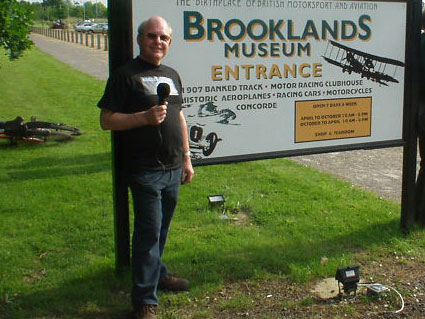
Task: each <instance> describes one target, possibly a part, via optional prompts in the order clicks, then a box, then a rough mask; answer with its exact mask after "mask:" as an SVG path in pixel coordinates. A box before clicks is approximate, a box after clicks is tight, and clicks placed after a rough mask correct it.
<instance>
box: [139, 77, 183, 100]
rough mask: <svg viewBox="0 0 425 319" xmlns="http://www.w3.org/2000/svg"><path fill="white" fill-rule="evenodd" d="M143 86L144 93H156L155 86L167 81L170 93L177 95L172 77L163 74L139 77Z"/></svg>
mask: <svg viewBox="0 0 425 319" xmlns="http://www.w3.org/2000/svg"><path fill="white" fill-rule="evenodd" d="M140 80H141V81H142V85H143V88H144V90H145V93H146V95H157V91H156V88H157V87H158V85H159V84H160V83H167V84H168V85H169V86H170V95H179V92H178V91H177V88H176V86H175V85H174V82H173V80H172V79H170V78H167V77H163V76H146V77H141V78H140Z"/></svg>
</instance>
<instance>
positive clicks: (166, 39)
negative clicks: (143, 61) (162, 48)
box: [146, 33, 171, 42]
mask: <svg viewBox="0 0 425 319" xmlns="http://www.w3.org/2000/svg"><path fill="white" fill-rule="evenodd" d="M146 37H147V38H148V39H151V40H156V39H157V38H158V37H159V39H160V40H161V41H162V42H170V40H171V37H170V36H169V35H166V34H155V33H147V34H146Z"/></svg>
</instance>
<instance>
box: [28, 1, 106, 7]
mask: <svg viewBox="0 0 425 319" xmlns="http://www.w3.org/2000/svg"><path fill="white" fill-rule="evenodd" d="M25 1H27V2H43V0H25ZM71 1H72V0H71ZM73 2H74V3H75V2H80V3H83V2H92V3H96V0H79V1H78V0H74V1H73ZM97 2H99V3H100V2H101V3H103V4H104V5H105V7H106V6H107V2H108V0H97Z"/></svg>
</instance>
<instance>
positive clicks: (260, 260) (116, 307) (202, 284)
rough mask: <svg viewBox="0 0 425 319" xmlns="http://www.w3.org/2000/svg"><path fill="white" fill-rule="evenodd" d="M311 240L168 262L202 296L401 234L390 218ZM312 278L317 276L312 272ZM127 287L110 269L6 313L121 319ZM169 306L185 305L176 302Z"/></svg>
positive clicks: (24, 299) (27, 298)
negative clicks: (211, 289)
mask: <svg viewBox="0 0 425 319" xmlns="http://www.w3.org/2000/svg"><path fill="white" fill-rule="evenodd" d="M376 234H379V236H376ZM314 236H315V235H314V232H312V235H311V236H310V237H309V239H308V240H307V241H306V242H298V241H296V240H294V241H292V242H291V244H289V245H285V244H283V243H279V242H276V243H275V244H274V245H268V246H260V245H257V246H255V245H246V246H239V248H238V249H236V250H235V249H232V248H228V249H227V250H226V249H225V250H224V253H223V251H222V250H220V251H216V250H214V249H208V250H207V249H204V250H203V251H198V252H196V260H195V259H194V258H195V256H194V255H185V257H183V258H181V259H179V260H171V261H170V264H174V263H175V264H178V265H183V266H182V269H180V270H178V271H179V272H180V274H181V275H184V276H187V278H189V279H190V280H191V283H192V288H196V290H197V291H198V292H200V293H201V294H203V293H207V291H204V290H205V289H208V288H206V287H213V286H214V285H217V284H221V283H224V282H237V281H239V280H250V279H259V278H261V277H262V276H266V275H267V273H269V274H270V273H271V274H276V275H280V276H284V277H285V276H289V277H291V275H293V274H291V271H294V269H293V268H292V267H293V265H295V267H298V268H303V269H308V268H309V267H310V266H311V265H312V264H314V263H319V264H320V260H317V259H318V258H317V256H327V257H329V258H332V257H334V258H337V259H338V258H340V257H342V256H344V255H345V254H350V253H358V252H363V251H366V252H367V249H368V247H370V246H371V245H382V244H385V243H388V242H389V241H390V240H392V239H394V238H402V237H403V236H404V235H403V234H402V233H401V231H400V225H399V222H398V221H397V220H392V221H389V222H387V223H378V224H373V225H369V226H368V227H363V228H360V229H357V230H353V231H352V232H350V233H347V234H344V235H340V236H336V237H334V238H332V239H325V240H321V239H318V238H314ZM195 245H196V243H195ZM194 254H195V253H194ZM319 259H320V258H319ZM291 265H292V266H291ZM171 268H173V267H172V265H171ZM332 271H333V270H332ZM311 275H312V277H314V276H317V274H315V273H313V274H311ZM332 275H333V273H332ZM218 278H219V279H218ZM217 279H218V280H217ZM307 279H309V278H307ZM130 286H131V282H130V274H129V273H126V274H125V275H124V276H121V277H118V276H116V274H115V272H114V270H113V269H108V270H106V271H103V272H100V273H96V274H94V275H92V276H86V277H82V278H79V279H74V280H70V281H68V282H66V283H65V284H63V285H62V286H60V287H57V288H52V289H47V290H43V291H37V292H35V293H31V294H27V295H23V296H20V297H19V302H18V303H17V304H16V305H13V304H12V305H11V306H10V307H9V308H10V309H9V313H8V315H10V316H11V317H10V318H16V319H20V318H29V317H28V315H29V314H32V315H34V314H37V315H38V316H36V317H37V318H38V317H40V318H41V317H43V318H46V319H50V318H94V319H98V318H99V319H100V318H104V319H109V318H111V319H112V318H116V319H120V318H126V317H127V316H128V313H129V310H130V296H129V291H130ZM283 289H284V287H283ZM189 294H191V293H190V292H189ZM173 306H175V307H179V306H184V305H179V304H178V303H177V304H175V305H173ZM12 315H13V316H12ZM5 318H8V317H5Z"/></svg>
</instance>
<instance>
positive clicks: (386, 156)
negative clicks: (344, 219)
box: [31, 34, 403, 201]
mask: <svg viewBox="0 0 425 319" xmlns="http://www.w3.org/2000/svg"><path fill="white" fill-rule="evenodd" d="M31 39H32V40H33V41H34V43H35V44H36V46H37V47H39V48H40V49H41V50H42V51H44V52H47V53H49V54H51V55H52V56H54V57H56V58H58V59H59V60H61V61H63V62H65V63H67V64H69V65H71V66H73V67H74V68H76V69H78V70H80V71H82V72H85V73H87V74H91V75H93V76H94V77H96V78H98V79H101V80H106V79H107V77H108V54H107V53H106V52H105V51H102V50H97V49H92V48H88V47H85V46H82V45H79V44H74V43H68V42H63V41H60V40H56V39H52V38H47V37H45V36H42V35H38V34H32V35H31ZM291 159H293V160H294V161H296V162H298V163H301V164H303V165H306V166H310V167H313V168H316V169H318V170H320V171H323V172H328V173H330V174H332V175H334V176H336V177H339V178H341V179H344V180H346V181H348V182H350V183H352V184H353V185H356V186H359V187H362V188H364V189H367V190H370V191H372V192H375V193H376V194H378V195H379V196H382V197H383V198H387V199H391V200H395V201H400V200H401V181H402V159H403V154H402V148H401V147H393V148H385V149H374V150H357V151H347V152H335V153H328V154H317V155H309V156H297V157H292V158H291Z"/></svg>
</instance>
